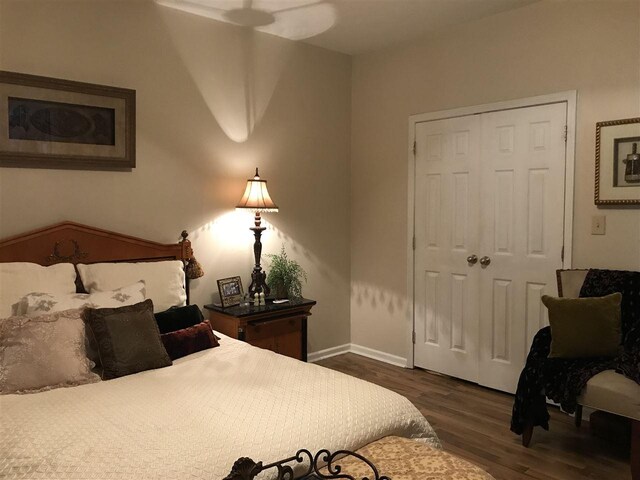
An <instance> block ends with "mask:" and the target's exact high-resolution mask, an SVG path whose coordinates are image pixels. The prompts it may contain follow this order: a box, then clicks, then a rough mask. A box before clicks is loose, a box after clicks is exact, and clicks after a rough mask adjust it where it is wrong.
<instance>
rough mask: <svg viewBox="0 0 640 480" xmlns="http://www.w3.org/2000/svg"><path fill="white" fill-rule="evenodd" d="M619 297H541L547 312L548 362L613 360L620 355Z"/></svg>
mask: <svg viewBox="0 0 640 480" xmlns="http://www.w3.org/2000/svg"><path fill="white" fill-rule="evenodd" d="M621 302H622V294H620V293H613V294H611V295H607V296H605V297H591V298H554V297H550V296H548V295H543V296H542V303H544V305H545V306H546V307H547V309H548V310H549V324H550V326H551V352H550V353H549V358H586V357H615V356H617V355H618V354H619V353H620V343H621V341H622V337H621V327H620V316H621V312H620V303H621Z"/></svg>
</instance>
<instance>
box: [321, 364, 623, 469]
mask: <svg viewBox="0 0 640 480" xmlns="http://www.w3.org/2000/svg"><path fill="white" fill-rule="evenodd" d="M318 364H319V365H323V366H325V367H328V368H332V369H334V370H338V371H341V372H343V373H346V374H349V375H352V376H354V377H358V378H362V379H364V380H368V381H370V382H372V383H376V384H378V385H381V386H383V387H386V388H388V389H390V390H394V391H396V392H398V393H400V394H401V395H404V396H405V397H407V398H408V399H409V400H411V402H413V404H414V405H415V406H416V407H418V409H419V410H420V411H421V412H422V413H423V415H424V416H425V417H426V418H427V419H428V420H429V422H430V423H431V425H433V427H434V429H435V430H436V432H437V433H438V436H439V437H440V440H441V441H442V443H443V446H444V448H445V450H447V451H449V452H452V453H454V454H456V455H459V456H461V457H463V458H466V459H467V460H469V461H471V462H473V463H475V464H477V465H480V466H481V467H482V468H484V469H485V470H487V471H488V472H489V473H491V474H492V475H493V476H494V477H495V478H496V479H498V480H531V479H537V480H574V479H575V480H577V479H590V480H595V479H598V480H630V479H631V474H630V471H629V452H628V446H626V445H616V444H613V443H611V442H607V441H604V440H601V439H599V438H597V437H595V436H592V435H591V434H590V432H589V422H586V421H583V423H582V427H581V428H579V429H578V428H576V427H575V425H574V424H573V417H570V416H568V415H566V414H564V413H562V412H560V411H559V409H557V408H550V413H551V423H550V431H549V432H547V431H544V430H543V429H541V428H536V429H535V430H534V433H533V439H532V441H531V446H530V447H529V448H524V447H523V446H522V445H521V443H520V437H519V436H516V435H514V434H513V433H511V432H510V431H509V421H510V418H511V407H512V405H513V396H512V395H508V394H505V393H501V392H497V391H495V390H491V389H488V388H484V387H480V386H478V385H475V384H472V383H469V382H465V381H462V380H456V379H453V378H449V377H445V376H442V375H438V374H434V373H431V372H427V371H424V370H420V369H415V370H409V369H405V368H400V367H394V366H392V365H388V364H385V363H382V362H378V361H375V360H371V359H368V358H365V357H361V356H359V355H355V354H352V353H348V354H344V355H339V356H336V357H332V358H328V359H326V360H322V361H320V362H318Z"/></svg>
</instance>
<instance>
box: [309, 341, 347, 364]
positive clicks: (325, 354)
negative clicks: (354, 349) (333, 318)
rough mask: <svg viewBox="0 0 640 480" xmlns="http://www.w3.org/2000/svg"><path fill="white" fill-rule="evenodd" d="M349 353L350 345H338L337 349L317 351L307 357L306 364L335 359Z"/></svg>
mask: <svg viewBox="0 0 640 480" xmlns="http://www.w3.org/2000/svg"><path fill="white" fill-rule="evenodd" d="M350 351H351V344H350V343H345V344H344V345H338V346H337V347H331V348H325V349H324V350H318V351H317V352H312V353H309V354H308V355H307V362H309V363H315V362H319V361H320V360H324V359H325V358H331V357H335V356H336V355H342V354H343V353H349V352H350Z"/></svg>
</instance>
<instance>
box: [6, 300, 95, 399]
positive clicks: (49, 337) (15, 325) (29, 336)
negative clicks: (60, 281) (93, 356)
mask: <svg viewBox="0 0 640 480" xmlns="http://www.w3.org/2000/svg"><path fill="white" fill-rule="evenodd" d="M84 338H85V326H84V323H83V321H82V317H81V311H80V310H79V309H73V310H65V311H62V312H56V313H52V314H50V315H41V316H38V317H25V316H14V317H10V318H8V319H7V320H6V321H4V322H3V323H2V324H0V393H3V394H6V393H29V392H39V391H42V390H49V389H52V388H58V387H69V386H73V385H82V384H85V383H93V382H97V381H99V380H100V377H98V375H95V374H94V373H92V372H91V367H92V366H93V364H92V362H90V361H89V359H87V357H86V354H85V346H84V345H85V344H84Z"/></svg>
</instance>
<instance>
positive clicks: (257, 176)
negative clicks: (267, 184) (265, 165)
mask: <svg viewBox="0 0 640 480" xmlns="http://www.w3.org/2000/svg"><path fill="white" fill-rule="evenodd" d="M254 178H260V175H258V167H256V175H255V177H254Z"/></svg>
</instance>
